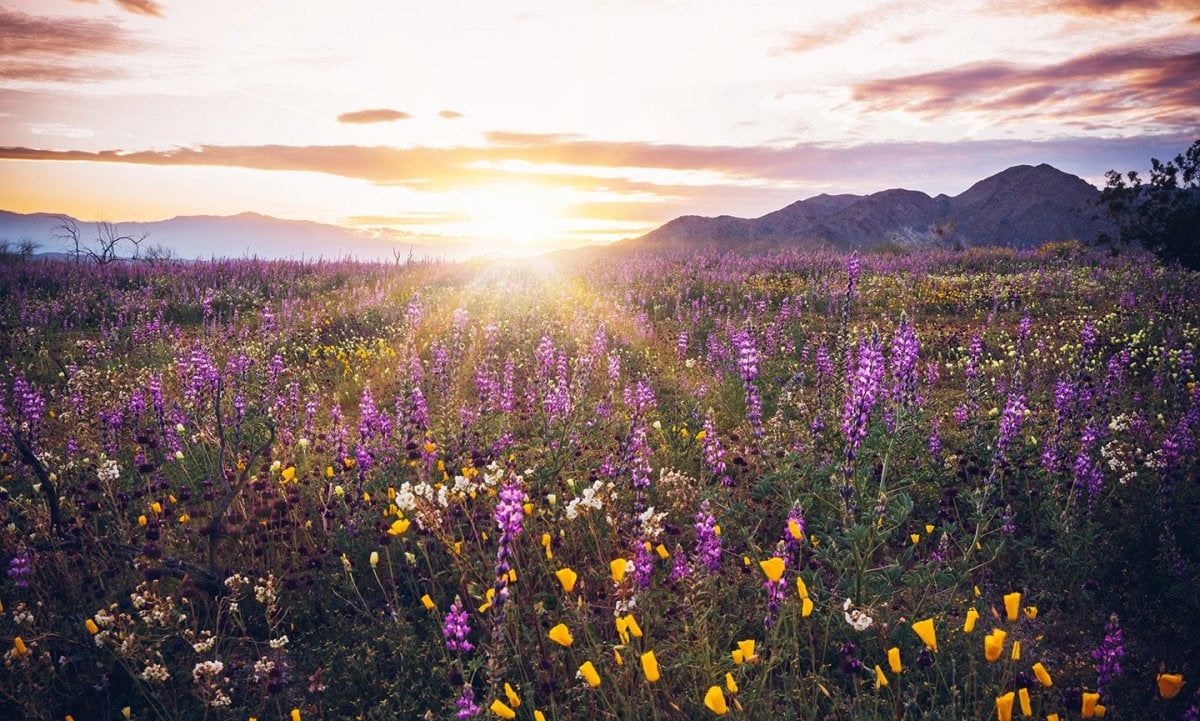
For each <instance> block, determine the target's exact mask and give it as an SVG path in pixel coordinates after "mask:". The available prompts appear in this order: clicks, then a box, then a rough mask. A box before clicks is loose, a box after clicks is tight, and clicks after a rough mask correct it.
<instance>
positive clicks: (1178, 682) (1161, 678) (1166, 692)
mask: <svg viewBox="0 0 1200 721" xmlns="http://www.w3.org/2000/svg"><path fill="white" fill-rule="evenodd" d="M1181 688H1183V674H1178V673H1160V674H1158V695H1159V696H1162V697H1163V698H1175V694H1177V693H1179V689H1181Z"/></svg>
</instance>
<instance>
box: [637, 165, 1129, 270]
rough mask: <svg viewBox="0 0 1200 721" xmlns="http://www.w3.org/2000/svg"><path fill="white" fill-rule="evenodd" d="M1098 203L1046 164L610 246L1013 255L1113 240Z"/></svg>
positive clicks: (678, 225) (794, 207)
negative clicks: (876, 248) (888, 246)
mask: <svg viewBox="0 0 1200 721" xmlns="http://www.w3.org/2000/svg"><path fill="white" fill-rule="evenodd" d="M1099 197H1100V191H1099V190H1097V189H1096V188H1094V187H1092V186H1091V185H1089V184H1088V183H1087V182H1086V181H1084V180H1083V179H1081V178H1078V177H1076V176H1074V175H1071V174H1069V173H1064V172H1062V171H1061V170H1057V169H1056V168H1053V167H1051V166H1049V165H1046V164H1042V165H1038V166H1031V165H1018V166H1016V167H1012V168H1009V169H1007V170H1004V171H1002V172H1000V173H997V174H996V175H993V176H991V177H989V178H985V179H983V180H981V181H979V182H978V183H976V184H974V185H972V186H971V187H970V188H968V189H967V190H966V191H964V192H963V193H962V194H960V195H957V196H954V197H950V196H947V195H938V196H937V197H930V196H929V195H927V194H925V193H921V192H918V191H915V190H902V189H892V190H884V191H881V192H878V193H872V194H870V195H818V196H815V197H812V198H808V199H806V200H800V201H797V202H795V203H792V204H791V205H789V206H787V207H785V208H781V209H780V210H776V211H774V212H772V213H767V214H766V215H764V216H762V217H759V218H736V217H733V216H729V215H722V216H719V217H716V218H708V217H701V216H697V215H685V216H682V217H679V218H676V219H674V220H672V221H670V222H668V223H666V224H665V225H663V226H661V227H659V228H657V229H656V230H653V231H651V232H650V233H647V234H646V235H643V236H641V237H640V238H632V239H627V240H624V241H621V242H620V243H617V244H615V246H616V247H617V248H619V249H622V250H681V249H694V248H714V249H717V250H725V251H735V252H746V253H753V252H769V251H772V250H780V249H783V248H789V247H793V248H802V249H816V248H831V249H834V250H852V249H863V248H868V247H870V246H873V245H878V244H881V243H884V242H887V241H893V242H898V243H900V244H902V245H910V246H911V245H917V246H921V245H935V244H940V243H961V244H963V245H1007V246H1013V247H1017V248H1028V247H1034V246H1037V245H1040V244H1041V243H1045V242H1047V241H1051V240H1072V239H1077V240H1082V241H1085V242H1090V241H1093V240H1095V239H1096V238H1098V237H1099V236H1100V235H1101V233H1104V232H1111V231H1112V226H1111V224H1109V223H1108V222H1107V221H1105V220H1103V219H1101V218H1099V217H1098V213H1097V212H1096V200H1097V199H1098V198H1099Z"/></svg>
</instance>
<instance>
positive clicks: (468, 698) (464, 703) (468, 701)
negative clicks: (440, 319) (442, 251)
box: [410, 306, 480, 719]
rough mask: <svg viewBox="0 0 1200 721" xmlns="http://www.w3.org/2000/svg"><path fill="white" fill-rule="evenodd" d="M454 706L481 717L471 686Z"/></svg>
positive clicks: (462, 714)
mask: <svg viewBox="0 0 1200 721" xmlns="http://www.w3.org/2000/svg"><path fill="white" fill-rule="evenodd" d="M410 307H411V306H410ZM454 705H455V706H457V707H458V711H457V712H456V713H455V714H454V716H455V717H456V718H460V719H468V718H472V717H475V716H478V715H479V710H480V709H479V704H477V703H475V689H473V688H471V684H469V683H465V684H463V687H462V693H461V694H459V696H458V700H456V701H455V702H454Z"/></svg>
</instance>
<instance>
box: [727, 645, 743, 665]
mask: <svg viewBox="0 0 1200 721" xmlns="http://www.w3.org/2000/svg"><path fill="white" fill-rule="evenodd" d="M729 655H730V656H731V657H732V658H733V665H734V666H741V665H742V663H744V662H745V660H746V656H745V654H743V653H742V649H740V648H735V649H733V650H732V651H730V652H729Z"/></svg>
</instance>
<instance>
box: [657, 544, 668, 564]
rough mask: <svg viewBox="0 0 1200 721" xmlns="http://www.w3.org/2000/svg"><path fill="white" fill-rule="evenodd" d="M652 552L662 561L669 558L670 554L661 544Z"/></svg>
mask: <svg viewBox="0 0 1200 721" xmlns="http://www.w3.org/2000/svg"><path fill="white" fill-rule="evenodd" d="M654 552H655V553H657V554H658V557H659V558H661V559H663V560H664V561H665V560H667V559H668V558H670V557H671V552H670V551H668V550H667V547H666V546H664V545H662V544H661V543H660V544H658V545H657V546H655V547H654Z"/></svg>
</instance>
